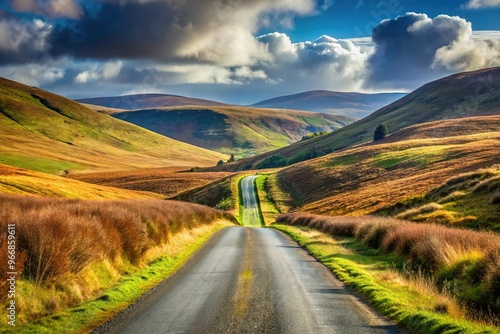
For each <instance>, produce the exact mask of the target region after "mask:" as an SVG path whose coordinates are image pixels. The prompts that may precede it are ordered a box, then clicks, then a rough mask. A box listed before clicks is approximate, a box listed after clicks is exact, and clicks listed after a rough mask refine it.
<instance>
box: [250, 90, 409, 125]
mask: <svg viewBox="0 0 500 334" xmlns="http://www.w3.org/2000/svg"><path fill="white" fill-rule="evenodd" d="M404 95H405V94H403V93H382V94H363V93H349V92H332V91H327V90H315V91H309V92H303V93H299V94H293V95H287V96H280V97H276V98H273V99H269V100H265V101H262V102H259V103H256V104H254V105H252V107H256V108H275V109H294V110H305V111H315V112H322V113H327V114H333V115H344V116H349V117H353V118H363V117H366V116H368V115H369V114H371V113H372V112H374V111H375V110H377V109H379V108H382V107H384V106H386V105H388V104H389V103H392V102H394V101H396V100H397V99H399V98H401V97H403V96H404Z"/></svg>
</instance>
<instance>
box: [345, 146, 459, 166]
mask: <svg viewBox="0 0 500 334" xmlns="http://www.w3.org/2000/svg"><path fill="white" fill-rule="evenodd" d="M453 147H454V146H452V145H435V146H424V147H414V148H408V149H404V150H400V151H390V152H383V153H379V154H377V155H376V156H375V158H374V160H375V165H376V166H377V167H381V168H384V169H391V168H394V167H396V166H397V165H399V164H400V163H403V162H404V163H411V164H414V165H427V164H430V163H434V162H437V161H441V160H444V159H445V158H446V151H447V150H448V149H450V148H453ZM347 164H349V163H347Z"/></svg>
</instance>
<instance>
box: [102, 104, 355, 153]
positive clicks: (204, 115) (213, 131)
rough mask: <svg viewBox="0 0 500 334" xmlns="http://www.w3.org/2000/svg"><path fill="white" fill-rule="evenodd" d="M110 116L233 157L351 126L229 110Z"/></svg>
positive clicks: (313, 116)
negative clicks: (233, 154)
mask: <svg viewBox="0 0 500 334" xmlns="http://www.w3.org/2000/svg"><path fill="white" fill-rule="evenodd" d="M111 115H112V116H114V117H116V118H119V119H121V120H124V121H127V122H130V123H133V124H136V125H139V126H141V127H143V128H146V129H149V130H151V131H154V132H157V133H159V134H163V135H165V136H168V137H170V138H173V139H176V140H180V141H183V142H186V143H190V144H192V145H196V146H199V147H204V148H207V149H211V150H215V151H218V152H221V153H226V154H230V153H235V154H236V155H237V156H238V157H240V156H249V155H255V154H260V153H263V152H267V151H271V150H274V149H277V148H280V147H283V146H286V145H289V144H291V143H294V142H297V141H299V140H301V138H302V137H303V136H305V135H308V134H311V133H317V132H323V131H324V132H331V131H333V130H336V129H339V128H341V127H343V126H345V125H347V124H350V123H352V122H353V119H351V118H349V117H345V116H333V115H326V114H320V113H309V112H304V111H293V110H275V109H258V108H248V107H234V106H224V107H206V106H205V107H183V108H155V109H146V110H134V111H118V112H115V113H111Z"/></svg>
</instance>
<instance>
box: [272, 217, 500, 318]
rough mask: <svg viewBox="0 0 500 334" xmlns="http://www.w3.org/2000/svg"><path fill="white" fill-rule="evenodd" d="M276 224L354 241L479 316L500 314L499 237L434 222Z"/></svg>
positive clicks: (304, 220) (300, 220)
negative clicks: (409, 269)
mask: <svg viewBox="0 0 500 334" xmlns="http://www.w3.org/2000/svg"><path fill="white" fill-rule="evenodd" d="M277 221H278V222H282V223H287V224H290V225H303V226H309V227H311V228H315V229H318V230H320V231H323V232H326V233H329V234H331V235H336V236H347V237H355V238H357V239H359V240H361V241H363V242H364V243H365V244H367V245H369V246H371V247H373V248H378V249H380V250H381V251H384V252H391V253H395V254H397V255H399V256H401V257H402V258H405V259H407V260H408V261H409V263H410V264H412V265H416V266H419V267H423V268H425V270H426V271H428V272H429V273H430V274H431V275H433V276H434V277H435V278H436V280H437V282H438V284H440V285H442V287H445V288H448V285H450V284H451V283H450V282H452V283H453V289H454V291H452V292H453V294H454V295H455V296H456V297H457V298H458V299H460V300H462V301H463V302H466V303H468V304H469V305H470V306H472V307H473V308H475V309H477V310H480V311H481V312H488V311H489V310H491V311H493V312H494V313H496V316H497V317H498V316H499V315H500V289H499V288H498V287H499V285H498V283H499V281H500V276H499V275H500V236H498V235H496V234H493V233H488V232H476V231H469V230H460V229H455V228H449V227H445V226H441V225H435V224H417V223H411V222H406V221H402V220H398V219H393V218H381V217H371V216H364V217H326V216H318V215H312V214H305V213H289V214H285V215H281V216H279V217H278V219H277Z"/></svg>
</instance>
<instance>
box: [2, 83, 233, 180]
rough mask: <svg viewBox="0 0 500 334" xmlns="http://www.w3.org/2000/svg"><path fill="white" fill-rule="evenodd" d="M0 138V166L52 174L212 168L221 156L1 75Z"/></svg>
mask: <svg viewBox="0 0 500 334" xmlns="http://www.w3.org/2000/svg"><path fill="white" fill-rule="evenodd" d="M0 137H1V138H2V141H0V163H1V164H5V165H11V166H16V167H21V168H26V169H31V170H36V171H42V172H47V173H52V174H58V173H61V172H62V171H65V170H66V171H67V170H69V171H71V172H81V171H89V170H110V169H114V170H125V169H133V168H148V167H149V168H150V167H165V166H211V165H214V164H215V163H217V161H218V160H219V159H224V158H226V156H224V155H222V154H219V153H216V152H212V151H208V150H205V149H201V148H198V147H194V146H191V145H188V144H185V143H181V142H178V141H175V140H173V139H170V138H166V137H164V136H160V135H158V134H155V133H153V132H150V131H147V130H144V129H142V128H140V127H137V126H135V125H131V124H128V123H126V122H122V121H120V120H117V119H115V118H113V117H110V116H107V115H102V114H100V113H98V112H95V111H93V110H90V109H88V108H85V107H84V106H82V105H81V104H79V103H76V102H74V101H72V100H69V99H66V98H64V97H62V96H58V95H56V94H52V93H49V92H47V91H43V90H40V89H37V88H33V87H28V86H25V85H22V84H19V83H16V82H13V81H10V80H6V79H0Z"/></svg>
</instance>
